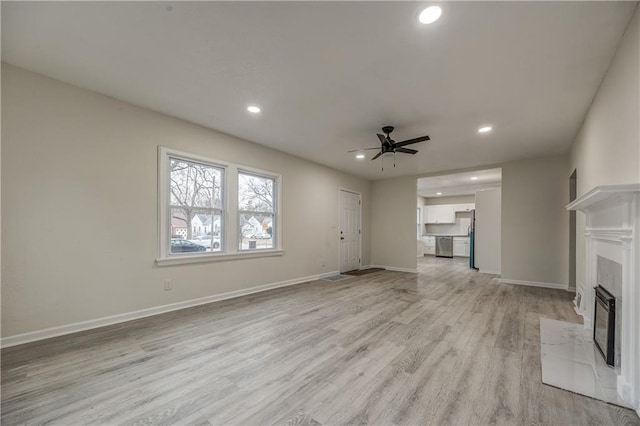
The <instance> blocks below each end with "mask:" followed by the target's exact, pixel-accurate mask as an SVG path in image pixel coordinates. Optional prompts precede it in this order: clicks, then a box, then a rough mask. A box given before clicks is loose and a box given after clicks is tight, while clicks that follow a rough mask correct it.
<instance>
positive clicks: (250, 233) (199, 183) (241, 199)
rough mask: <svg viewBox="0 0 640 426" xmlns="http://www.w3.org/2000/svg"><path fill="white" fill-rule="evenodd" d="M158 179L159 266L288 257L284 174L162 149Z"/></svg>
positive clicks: (159, 153) (159, 157)
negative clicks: (283, 217)
mask: <svg viewBox="0 0 640 426" xmlns="http://www.w3.org/2000/svg"><path fill="white" fill-rule="evenodd" d="M158 179H159V183H158V220H159V222H158V223H159V225H158V226H159V236H158V258H157V259H156V263H157V264H158V265H159V266H162V265H173V264H181V263H194V262H211V261H219V260H225V259H232V258H233V259H238V258H251V257H264V256H281V255H283V254H284V252H283V251H282V246H281V243H280V242H281V241H282V239H281V238H280V235H281V234H280V232H281V229H282V227H281V225H280V217H279V215H278V212H279V211H280V204H279V203H281V197H280V196H279V193H280V185H281V183H282V182H281V177H280V176H279V175H277V174H275V173H272V172H266V171H262V170H256V169H249V168H247V167H242V166H238V165H235V164H230V163H224V162H221V161H217V160H211V159H208V158H205V157H200V156H197V155H193V154H189V153H184V152H179V151H175V150H171V149H168V148H165V147H159V149H158ZM236 196H237V199H236ZM229 200H230V201H229Z"/></svg>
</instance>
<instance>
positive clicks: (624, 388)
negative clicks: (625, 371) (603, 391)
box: [617, 376, 640, 417]
mask: <svg viewBox="0 0 640 426" xmlns="http://www.w3.org/2000/svg"><path fill="white" fill-rule="evenodd" d="M617 391H618V396H619V397H620V398H621V399H622V400H623V401H624V402H626V403H627V404H629V406H631V407H632V408H633V409H634V410H636V413H638V417H640V400H638V401H634V398H633V395H634V392H633V386H632V385H631V383H628V382H627V381H625V379H624V377H622V376H618V382H617Z"/></svg>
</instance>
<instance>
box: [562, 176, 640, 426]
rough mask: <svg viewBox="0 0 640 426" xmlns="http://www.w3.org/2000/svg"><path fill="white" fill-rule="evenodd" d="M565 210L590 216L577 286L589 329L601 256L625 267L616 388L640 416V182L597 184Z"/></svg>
mask: <svg viewBox="0 0 640 426" xmlns="http://www.w3.org/2000/svg"><path fill="white" fill-rule="evenodd" d="M566 208H567V210H579V211H582V212H584V213H585V215H586V226H585V230H584V232H585V238H586V265H585V266H586V271H585V272H586V274H585V283H584V284H582V285H581V284H577V285H576V301H579V303H577V304H576V311H577V312H578V313H579V314H580V315H582V316H583V317H584V327H585V328H586V329H588V330H592V327H593V318H594V303H595V291H594V287H595V286H596V285H598V283H597V276H598V275H597V265H598V256H600V257H604V258H607V259H610V260H612V261H614V262H617V263H620V264H621V265H622V290H621V293H622V294H621V295H620V299H621V302H622V303H621V304H622V306H616V310H620V309H621V310H622V317H621V330H620V334H619V336H620V339H621V342H620V367H619V370H618V369H616V373H617V375H618V376H617V391H618V395H619V396H620V398H621V399H622V400H623V401H625V402H626V403H627V404H629V405H630V406H631V407H633V408H634V409H635V410H637V412H638V414H639V415H640V184H630V185H607V186H598V187H595V188H593V189H592V190H591V191H589V192H587V193H586V194H584V195H583V196H581V197H579V198H578V199H576V200H575V201H573V202H572V203H571V204H569V205H567V207H566ZM616 334H617V333H616Z"/></svg>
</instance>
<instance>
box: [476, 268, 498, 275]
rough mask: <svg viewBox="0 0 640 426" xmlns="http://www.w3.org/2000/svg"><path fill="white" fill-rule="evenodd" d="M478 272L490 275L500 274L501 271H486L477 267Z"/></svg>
mask: <svg viewBox="0 0 640 426" xmlns="http://www.w3.org/2000/svg"><path fill="white" fill-rule="evenodd" d="M478 272H480V273H481V274H491V275H500V274H501V273H502V272H500V271H487V270H486V269H478Z"/></svg>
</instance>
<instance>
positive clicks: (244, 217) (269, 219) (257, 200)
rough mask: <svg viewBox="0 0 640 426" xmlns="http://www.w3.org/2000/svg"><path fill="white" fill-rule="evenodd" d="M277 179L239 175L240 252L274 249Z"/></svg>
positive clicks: (243, 173) (241, 173)
mask: <svg viewBox="0 0 640 426" xmlns="http://www.w3.org/2000/svg"><path fill="white" fill-rule="evenodd" d="M274 191H275V179H274V178H271V177H266V176H258V175H254V174H250V173H245V172H240V173H238V226H239V227H240V242H239V246H240V250H253V249H267V248H274V239H273V236H274V235H275V233H274V228H275V209H274V202H275V192H274Z"/></svg>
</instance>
